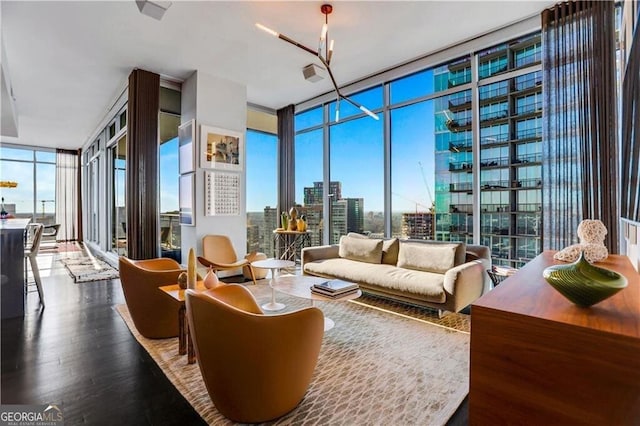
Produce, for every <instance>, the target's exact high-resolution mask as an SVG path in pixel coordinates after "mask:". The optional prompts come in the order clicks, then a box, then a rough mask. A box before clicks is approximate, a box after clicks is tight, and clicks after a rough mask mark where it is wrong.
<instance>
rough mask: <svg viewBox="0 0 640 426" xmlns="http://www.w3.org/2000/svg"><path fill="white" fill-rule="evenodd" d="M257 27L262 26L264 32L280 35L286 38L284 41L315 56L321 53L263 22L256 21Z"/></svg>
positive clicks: (281, 37)
mask: <svg viewBox="0 0 640 426" xmlns="http://www.w3.org/2000/svg"><path fill="white" fill-rule="evenodd" d="M256 27H258V28H260V29H261V30H262V31H264V32H266V33H269V34H271V35H272V36H274V37H278V38H279V39H280V40H284V41H286V42H287V43H291V44H293V45H294V46H295V47H297V48H300V49H302V50H304V51H307V52H309V53H311V54H312V55H314V56H319V54H318V52H317V51H316V50H313V49H312V48H310V47H307V46H305V45H304V44H302V43H298V42H297V41H295V40H294V39H292V38H290V37H287V36H286V35H284V34H281V33H279V32H277V31H275V30H272V29H271V28H269V27H267V26H264V25H262V24H261V23H259V22H256Z"/></svg>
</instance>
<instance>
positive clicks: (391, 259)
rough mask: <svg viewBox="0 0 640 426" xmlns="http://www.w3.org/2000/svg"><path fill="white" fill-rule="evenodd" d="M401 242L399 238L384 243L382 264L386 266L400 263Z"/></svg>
mask: <svg viewBox="0 0 640 426" xmlns="http://www.w3.org/2000/svg"><path fill="white" fill-rule="evenodd" d="M399 248H400V242H399V241H398V239H397V238H391V239H389V240H383V241H382V263H384V264H385V265H395V264H396V263H398V250H399Z"/></svg>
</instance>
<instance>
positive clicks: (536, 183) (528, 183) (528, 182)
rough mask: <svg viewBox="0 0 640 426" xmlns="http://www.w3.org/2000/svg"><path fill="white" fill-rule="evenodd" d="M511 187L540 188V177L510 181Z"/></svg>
mask: <svg viewBox="0 0 640 426" xmlns="http://www.w3.org/2000/svg"><path fill="white" fill-rule="evenodd" d="M511 185H512V188H541V187H542V180H541V179H521V180H514V181H513V182H511Z"/></svg>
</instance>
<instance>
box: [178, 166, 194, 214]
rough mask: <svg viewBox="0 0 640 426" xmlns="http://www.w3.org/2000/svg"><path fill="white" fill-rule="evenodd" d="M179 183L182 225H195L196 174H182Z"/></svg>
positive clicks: (179, 205)
mask: <svg viewBox="0 0 640 426" xmlns="http://www.w3.org/2000/svg"><path fill="white" fill-rule="evenodd" d="M179 182H180V185H179V192H180V196H179V203H178V207H179V210H180V225H188V226H195V224H196V218H195V215H194V212H195V204H196V200H195V195H196V194H195V191H194V189H195V187H196V174H195V173H189V174H186V175H181V176H180V181H179Z"/></svg>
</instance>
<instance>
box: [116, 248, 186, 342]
mask: <svg viewBox="0 0 640 426" xmlns="http://www.w3.org/2000/svg"><path fill="white" fill-rule="evenodd" d="M119 265H120V267H119V269H120V282H121V283H122V291H123V292H124V298H125V300H126V301H127V308H129V313H130V314H131V318H132V319H133V323H134V324H135V326H136V328H137V329H138V331H139V332H140V334H142V335H143V336H144V337H147V338H149V339H164V338H167V337H176V336H177V335H178V310H179V309H180V302H178V301H177V300H174V299H173V298H171V297H169V296H168V295H166V294H164V293H163V292H162V291H160V290H158V287H160V286H163V285H169V284H176V283H177V282H178V275H180V273H181V272H184V270H183V269H180V265H179V264H178V262H176V261H175V260H173V259H166V258H159V259H148V260H131V259H127V258H126V257H122V256H121V257H120V261H119Z"/></svg>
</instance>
